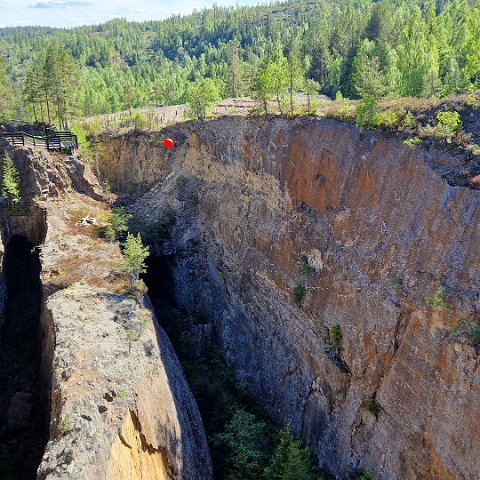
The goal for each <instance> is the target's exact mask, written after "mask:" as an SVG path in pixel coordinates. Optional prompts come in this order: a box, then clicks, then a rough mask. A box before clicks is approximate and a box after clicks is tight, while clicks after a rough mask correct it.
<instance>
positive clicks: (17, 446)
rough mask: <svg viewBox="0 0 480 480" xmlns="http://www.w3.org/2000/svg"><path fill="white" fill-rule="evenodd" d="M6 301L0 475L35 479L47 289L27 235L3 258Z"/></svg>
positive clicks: (42, 428)
mask: <svg viewBox="0 0 480 480" xmlns="http://www.w3.org/2000/svg"><path fill="white" fill-rule="evenodd" d="M3 270H4V271H3V273H4V280H5V282H6V303H5V309H4V312H3V325H2V328H1V330H0V347H1V349H0V472H1V474H0V477H1V478H2V480H33V479H35V478H36V470H37V468H38V465H39V463H40V460H41V457H42V454H43V451H44V448H45V445H46V442H47V440H48V414H47V413H46V411H45V408H44V407H43V406H42V397H41V386H40V380H39V371H40V362H41V345H40V340H39V338H40V311H41V299H42V289H41V283H40V271H41V264H40V258H39V254H38V251H37V250H36V249H35V248H34V245H33V244H32V243H31V242H29V241H28V240H27V239H26V238H25V237H23V236H14V237H12V239H11V240H10V241H9V242H8V244H7V247H6V250H5V256H4V261H3Z"/></svg>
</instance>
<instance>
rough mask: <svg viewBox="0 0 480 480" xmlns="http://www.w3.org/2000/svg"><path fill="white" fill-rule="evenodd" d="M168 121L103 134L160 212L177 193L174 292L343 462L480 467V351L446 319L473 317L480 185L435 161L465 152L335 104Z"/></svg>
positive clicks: (300, 430) (121, 185) (281, 417)
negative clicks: (409, 141)
mask: <svg viewBox="0 0 480 480" xmlns="http://www.w3.org/2000/svg"><path fill="white" fill-rule="evenodd" d="M163 134H164V135H165V136H172V137H173V138H174V139H175V140H176V148H175V149H174V150H173V151H166V150H165V149H164V148H163V147H162V146H161V139H162V138H163V137H162V136H160V135H159V134H150V135H148V134H136V135H125V136H119V137H117V138H109V139H106V149H105V153H104V156H103V158H102V159H101V161H100V165H99V166H100V171H101V174H102V176H103V177H106V178H108V179H109V180H110V183H111V185H112V186H113V187H114V188H116V189H117V190H118V191H119V192H123V193H125V192H126V191H130V192H131V191H133V190H135V188H132V186H133V187H134V186H139V185H143V187H145V186H146V187H148V188H144V190H146V191H147V190H148V191H147V192H146V193H145V194H144V195H143V196H142V197H140V198H137V200H136V201H135V202H133V203H132V204H131V205H130V207H129V208H130V210H131V211H132V212H134V213H136V214H137V215H138V217H139V218H141V219H142V221H145V222H146V223H148V224H149V225H150V226H151V229H153V230H155V228H157V227H158V226H159V224H161V223H162V221H163V220H162V217H163V216H164V212H165V211H166V209H169V208H173V209H175V212H176V222H175V225H174V226H173V228H172V231H171V234H170V238H168V239H166V240H165V239H163V240H158V241H157V243H156V249H157V254H158V255H164V256H166V259H167V260H168V262H169V264H170V265H171V275H172V281H171V289H172V292H173V293H174V294H175V296H176V298H177V300H178V302H179V303H180V304H181V305H182V306H184V307H186V308H189V309H190V310H198V309H201V310H202V311H203V312H205V313H208V315H209V316H210V318H212V319H213V322H214V325H215V327H216V332H217V335H218V338H219V341H220V343H221V345H222V346H223V347H224V349H225V352H226V355H227V357H228V359H229V360H230V362H231V363H232V364H233V366H234V367H235V371H236V375H237V378H238V379H239V380H240V381H241V382H242V383H243V384H245V385H246V386H248V388H249V389H250V391H251V392H252V394H253V395H254V396H255V398H256V399H257V400H259V401H260V402H261V403H262V405H264V406H265V407H266V408H267V410H268V411H269V412H270V414H271V415H272V417H273V418H274V419H276V421H277V422H279V423H286V422H289V423H290V425H291V426H292V428H293V430H294V431H295V433H297V434H300V435H301V436H302V438H303V439H304V440H305V441H306V442H307V443H308V444H309V445H310V446H311V447H312V448H313V450H314V452H315V455H316V457H317V459H318V461H319V463H320V465H321V466H323V467H326V468H328V469H329V470H330V471H331V472H332V473H333V474H335V475H337V476H338V478H344V477H345V476H346V475H347V474H348V472H350V471H352V470H354V469H357V468H367V469H369V470H370V471H372V472H373V473H374V474H375V478H378V479H388V480H394V479H398V480H400V479H402V480H410V479H411V480H413V479H431V480H433V479H435V480H453V479H457V480H458V479H462V480H467V479H468V480H474V479H476V478H478V472H479V471H480V456H479V455H478V453H479V449H478V444H477V439H478V437H479V435H480V425H479V423H478V418H479V416H480V374H479V371H478V368H477V367H478V363H479V356H478V351H477V350H476V347H474V346H473V345H472V344H473V343H474V342H472V339H471V338H470V337H469V336H468V335H462V334H460V333H456V334H455V333H453V332H452V327H454V326H455V325H458V323H459V321H460V319H463V322H464V325H474V324H475V323H469V322H475V321H478V312H479V309H480V298H479V287H480V264H479V262H478V252H479V251H480V227H479V224H480V192H479V191H474V190H471V189H467V188H459V187H454V186H450V185H449V184H448V183H447V182H446V181H445V180H444V179H443V178H442V176H441V174H443V173H445V172H446V171H448V170H449V169H454V168H455V169H461V168H462V165H463V162H464V161H465V159H464V158H463V157H461V156H459V155H456V154H454V153H449V152H444V151H440V150H436V149H434V148H430V149H428V150H427V149H425V148H422V147H416V148H414V149H411V148H408V147H407V146H405V145H403V144H402V142H401V139H399V138H396V137H394V136H392V135H389V134H385V133H379V132H369V131H366V132H362V131H359V130H357V129H356V128H354V127H352V126H350V125H347V124H343V123H341V122H337V121H333V120H315V119H305V118H303V119H302V118H300V119H295V120H285V119H271V120H267V121H263V120H258V119H238V118H236V119H232V118H222V119H218V120H215V121H212V122H209V123H199V124H193V123H191V124H184V125H179V126H177V127H176V128H173V127H172V128H170V129H168V130H166V131H165V132H163ZM137 190H138V189H137ZM299 262H300V266H299ZM295 287H297V288H295ZM294 290H295V293H296V300H297V303H298V304H299V305H297V304H296V303H295V302H294V301H293V300H294V295H293V292H294ZM338 326H340V328H338ZM332 327H333V328H332ZM466 330H468V329H466V327H465V328H464V329H463V331H466ZM335 331H336V332H337V335H336V336H335V335H332V333H333V332H335ZM338 332H339V333H340V335H338ZM339 337H342V338H339Z"/></svg>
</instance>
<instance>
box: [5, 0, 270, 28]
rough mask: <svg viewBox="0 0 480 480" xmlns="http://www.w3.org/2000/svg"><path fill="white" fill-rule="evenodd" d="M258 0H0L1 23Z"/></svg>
mask: <svg viewBox="0 0 480 480" xmlns="http://www.w3.org/2000/svg"><path fill="white" fill-rule="evenodd" d="M258 3H262V2H261V1H260V0H216V1H209V0H182V1H178V0H177V1H175V0H173V1H172V0H157V1H155V0H0V27H13V26H26V25H42V26H50V27H73V26H76V25H91V24H96V23H101V22H105V21H107V20H111V19H112V18H117V17H124V18H127V19H128V20H137V21H142V20H161V19H163V18H167V17H169V16H171V15H173V14H187V13H190V12H192V11H193V10H194V9H196V10H200V9H202V8H205V7H211V6H212V5H213V4H216V5H219V6H226V5H257V4H258Z"/></svg>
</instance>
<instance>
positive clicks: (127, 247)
mask: <svg viewBox="0 0 480 480" xmlns="http://www.w3.org/2000/svg"><path fill="white" fill-rule="evenodd" d="M148 255H149V248H148V246H144V245H143V243H142V237H141V236H140V234H137V236H135V235H132V234H131V233H129V234H128V235H127V239H126V240H125V243H124V244H123V261H122V262H121V265H120V267H121V268H122V270H123V271H125V272H126V273H128V274H129V275H130V278H131V284H132V286H133V283H134V282H137V281H138V279H139V278H140V274H141V273H144V272H146V265H145V263H144V262H145V259H146V258H147V257H148Z"/></svg>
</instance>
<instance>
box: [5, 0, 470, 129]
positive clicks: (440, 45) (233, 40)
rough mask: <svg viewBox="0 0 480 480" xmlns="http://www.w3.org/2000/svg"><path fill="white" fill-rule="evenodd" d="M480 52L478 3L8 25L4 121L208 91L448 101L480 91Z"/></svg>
mask: <svg viewBox="0 0 480 480" xmlns="http://www.w3.org/2000/svg"><path fill="white" fill-rule="evenodd" d="M479 52H480V0H437V1H436V2H435V1H434V0H428V1H423V0H380V1H377V2H373V1H371V0H296V1H290V2H287V3H272V4H270V5H263V6H257V7H235V8H234V7H225V8H220V7H213V8H211V9H206V10H202V11H200V12H194V13H193V14H191V15H188V16H175V17H172V18H169V19H167V20H164V21H151V22H142V23H135V22H127V21H126V20H122V19H116V20H112V21H110V22H107V23H105V24H102V25H96V26H85V27H77V28H73V29H53V28H45V27H18V28H17V27H15V28H4V29H0V117H3V118H19V119H21V118H23V119H33V118H37V119H47V118H48V115H49V114H50V115H51V117H52V119H53V118H55V119H56V120H57V121H58V120H60V121H61V120H64V119H65V118H67V117H71V116H74V115H75V116H91V115H96V114H100V113H109V112H115V111H121V110H125V109H127V108H130V107H137V106H141V105H146V104H178V103H185V102H186V101H187V100H188V99H189V95H190V92H192V89H193V91H195V88H197V92H196V93H197V94H198V88H199V86H200V87H201V86H202V85H207V86H208V89H209V90H210V91H212V90H213V91H214V92H215V93H214V96H215V95H217V94H218V95H220V96H221V97H224V98H227V97H232V96H242V95H254V96H255V97H256V98H257V99H258V100H259V102H260V103H265V102H266V100H267V99H277V100H278V101H279V102H280V99H281V98H283V99H284V101H285V102H288V100H287V99H288V94H287V95H285V97H284V96H283V95H284V94H285V92H288V91H290V92H293V91H305V92H307V93H308V92H310V93H316V92H320V93H324V94H326V95H329V96H335V95H336V93H337V92H341V93H342V94H343V96H345V97H348V98H359V97H365V96H370V95H373V96H375V97H377V98H381V97H396V96H414V97H441V96H447V95H451V94H455V93H458V92H463V91H467V90H469V89H473V88H478V86H479V84H480V53H479ZM204 79H207V82H206V83H205V80H204ZM202 82H203V84H202ZM217 92H218V93H217ZM193 96H195V95H193ZM279 105H280V103H279Z"/></svg>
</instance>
